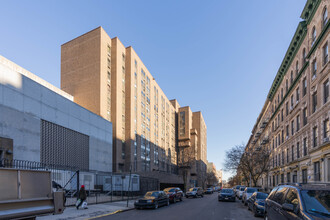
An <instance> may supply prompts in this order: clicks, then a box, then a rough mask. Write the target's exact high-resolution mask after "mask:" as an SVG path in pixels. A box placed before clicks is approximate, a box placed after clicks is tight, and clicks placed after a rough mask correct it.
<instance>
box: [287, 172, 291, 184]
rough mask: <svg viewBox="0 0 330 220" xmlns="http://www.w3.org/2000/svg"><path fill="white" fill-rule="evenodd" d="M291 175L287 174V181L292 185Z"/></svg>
mask: <svg viewBox="0 0 330 220" xmlns="http://www.w3.org/2000/svg"><path fill="white" fill-rule="evenodd" d="M290 176H291V175H290V173H286V181H287V182H288V183H290V181H291V178H290Z"/></svg>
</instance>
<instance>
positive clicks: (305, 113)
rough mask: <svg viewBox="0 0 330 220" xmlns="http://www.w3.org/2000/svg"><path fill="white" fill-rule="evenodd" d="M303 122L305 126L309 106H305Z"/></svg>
mask: <svg viewBox="0 0 330 220" xmlns="http://www.w3.org/2000/svg"><path fill="white" fill-rule="evenodd" d="M303 123H304V126H305V125H306V124H307V108H304V110H303Z"/></svg>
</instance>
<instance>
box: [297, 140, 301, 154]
mask: <svg viewBox="0 0 330 220" xmlns="http://www.w3.org/2000/svg"><path fill="white" fill-rule="evenodd" d="M299 157H300V146H299V142H297V158H299Z"/></svg>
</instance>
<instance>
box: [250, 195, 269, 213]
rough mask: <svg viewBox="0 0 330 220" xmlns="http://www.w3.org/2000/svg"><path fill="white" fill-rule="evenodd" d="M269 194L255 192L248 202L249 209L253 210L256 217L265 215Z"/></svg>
mask: <svg viewBox="0 0 330 220" xmlns="http://www.w3.org/2000/svg"><path fill="white" fill-rule="evenodd" d="M267 196H268V194H267V193H262V192H255V193H253V194H252V196H251V197H250V198H249V199H248V200H247V205H248V209H249V210H252V212H253V213H254V216H255V217H257V216H263V215H264V213H265V199H266V198H267Z"/></svg>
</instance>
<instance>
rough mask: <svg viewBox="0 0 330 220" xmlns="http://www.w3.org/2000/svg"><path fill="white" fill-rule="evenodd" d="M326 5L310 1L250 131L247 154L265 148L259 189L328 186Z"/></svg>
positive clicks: (329, 109) (328, 4)
mask: <svg viewBox="0 0 330 220" xmlns="http://www.w3.org/2000/svg"><path fill="white" fill-rule="evenodd" d="M329 7H330V1H329V0H308V1H307V3H306V5H305V7H304V9H303V11H302V14H301V18H302V19H303V21H301V22H300V23H299V24H298V27H297V30H296V32H295V34H294V36H293V38H292V41H291V43H290V46H289V48H288V50H287V52H286V54H285V57H284V59H283V61H282V63H281V65H280V68H279V70H278V72H277V74H276V77H275V79H274V81H273V84H272V86H271V88H270V91H269V93H268V96H267V99H266V101H265V104H264V106H263V108H262V111H261V113H260V115H259V117H258V119H257V122H256V124H255V125H254V128H253V130H252V134H251V137H250V139H249V141H248V144H247V148H246V149H247V150H257V149H258V148H261V147H262V148H267V149H268V150H269V152H270V163H269V172H268V173H267V174H265V175H264V176H263V177H262V178H261V179H260V180H259V185H262V186H263V187H265V188H271V187H273V186H275V185H277V184H279V183H284V182H304V183H306V182H330V139H329V138H330V129H329V126H330V124H329V118H330V97H329V92H330V88H329V80H330V71H329V70H330V66H329V55H328V53H329V50H328V44H329V42H330V35H329V12H328V11H329Z"/></svg>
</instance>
